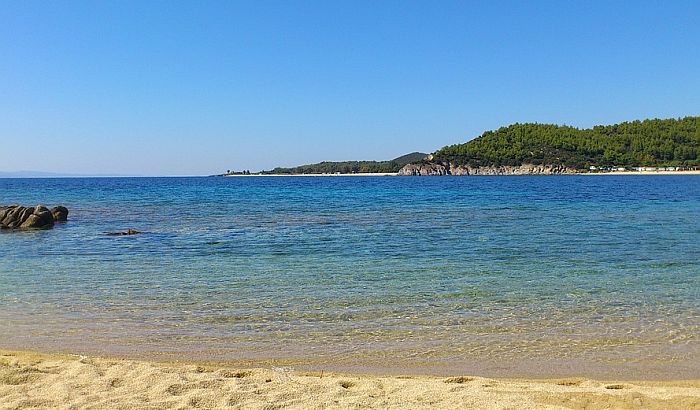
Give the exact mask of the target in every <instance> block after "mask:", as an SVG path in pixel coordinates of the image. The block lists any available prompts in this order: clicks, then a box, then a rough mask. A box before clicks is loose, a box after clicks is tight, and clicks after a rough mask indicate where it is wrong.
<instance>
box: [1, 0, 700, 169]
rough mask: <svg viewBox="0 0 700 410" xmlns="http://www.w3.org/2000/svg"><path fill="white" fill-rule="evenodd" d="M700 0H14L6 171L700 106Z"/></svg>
mask: <svg viewBox="0 0 700 410" xmlns="http://www.w3.org/2000/svg"><path fill="white" fill-rule="evenodd" d="M699 21H700V2H698V1H687V2H683V1H669V2H661V1H655V2H646V1H628V2H622V1H601V2H596V1H571V2H567V1H551V2H537V1H532V2H531V1H511V2H495V1H484V2H470V1H459V2H448V1H423V2H411V1H366V2H365V1H358V0H352V1H328V0H326V1H314V2H304V1H299V2H294V1H279V2H271V1H251V2H235V1H222V2H211V1H209V2H205V1H190V2H174V1H135V2H127V1H112V2H108V1H86V2H77V1H55V2H50V1H40V2H37V1H15V2H10V1H6V2H3V3H2V7H0V152H1V153H2V156H1V157H0V171H16V170H40V171H54V172H64V173H82V174H97V173H101V174H104V173H107V174H140V175H197V174H210V173H216V172H221V171H223V170H226V169H237V170H240V169H250V170H253V171H255V170H260V169H269V168H272V167H274V166H277V165H281V166H290V165H298V164H302V163H310V162H316V161H321V160H350V159H378V160H379V159H390V158H393V157H396V156H399V155H401V154H404V153H407V152H411V151H424V152H431V151H434V150H435V149H438V148H440V147H442V146H444V145H448V144H453V143H457V142H464V141H466V140H469V139H472V138H474V137H476V136H478V135H479V134H481V133H482V132H483V131H484V130H488V129H493V128H497V127H499V126H502V125H507V124H510V123H513V122H546V123H557V124H569V125H574V126H579V127H589V126H591V125H595V124H606V123H614V122H618V121H624V120H632V119H642V118H647V117H659V118H668V117H678V116H686V115H698V114H700V23H699Z"/></svg>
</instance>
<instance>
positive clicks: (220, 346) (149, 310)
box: [0, 176, 700, 379]
mask: <svg viewBox="0 0 700 410" xmlns="http://www.w3.org/2000/svg"><path fill="white" fill-rule="evenodd" d="M10 203H21V204H25V205H34V204H36V203H43V204H46V205H48V206H53V205H57V204H62V205H65V206H67V207H68V208H69V209H70V212H71V213H70V215H69V221H68V222H67V223H65V224H61V225H57V226H56V227H55V228H54V229H52V230H45V231H33V232H7V231H0V347H4V348H15V349H39V350H50V351H65V352H76V353H89V354H106V355H122V356H130V357H155V358H162V359H196V360H201V359H207V360H231V361H251V362H252V363H257V364H265V363H277V364H279V363H282V364H287V365H290V366H296V367H297V368H314V369H336V370H353V371H369V372H372V371H377V372H419V373H421V372H427V373H440V374H456V373H462V372H478V373H480V374H483V375H492V376H542V377H544V376H553V375H574V374H576V375H588V376H594V377H627V378H637V379H645V378H699V377H700V370H698V368H700V366H698V363H700V262H699V261H698V255H700V218H699V215H700V177H698V176H562V177H444V178H442V177H433V178H420V177H416V178H413V177H362V178H360V177H355V178H353V177H327V178H314V177H308V178H304V177H278V178H272V177H250V178H84V179H0V204H10ZM127 228H133V229H137V230H140V231H144V232H145V233H144V234H141V235H135V236H128V237H112V236H107V235H105V233H106V232H110V231H121V230H126V229H127Z"/></svg>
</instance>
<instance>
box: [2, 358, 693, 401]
mask: <svg viewBox="0 0 700 410" xmlns="http://www.w3.org/2000/svg"><path fill="white" fill-rule="evenodd" d="M28 408H51V409H53V408H64V409H73V408H75V409H104V408H110V409H183V408H245V409H280V408H290V409H325V408H338V409H346V408H353V409H354V408H368V409H425V408H436V409H445V408H450V409H452V408H478V409H535V408H537V409H565V408H574V409H584V408H585V409H597V408H600V409H603V408H611V409H627V408H644V409H673V408H676V409H700V380H694V381H665V382H656V381H655V382H601V381H594V380H588V379H582V378H581V379H558V380H515V379H490V378H483V377H466V376H463V377H453V378H445V377H441V378H440V377H431V376H404V377H402V376H384V377H382V376H370V375H343V374H323V373H302V372H293V371H289V370H287V369H283V368H269V369H237V368H230V367H225V366H215V365H197V364H193V363H161V362H146V361H136V360H123V359H109V358H97V357H85V356H72V355H50V354H41V353H32V352H10V351H0V409H28Z"/></svg>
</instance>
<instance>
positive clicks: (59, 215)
mask: <svg viewBox="0 0 700 410" xmlns="http://www.w3.org/2000/svg"><path fill="white" fill-rule="evenodd" d="M51 214H52V215H53V219H54V221H56V222H65V221H67V220H68V208H66V207H65V206H56V207H53V208H51Z"/></svg>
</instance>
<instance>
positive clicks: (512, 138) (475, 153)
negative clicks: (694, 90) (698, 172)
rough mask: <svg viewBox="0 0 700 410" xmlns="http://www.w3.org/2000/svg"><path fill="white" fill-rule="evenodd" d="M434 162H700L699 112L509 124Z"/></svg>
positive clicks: (450, 148)
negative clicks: (588, 122) (608, 121)
mask: <svg viewBox="0 0 700 410" xmlns="http://www.w3.org/2000/svg"><path fill="white" fill-rule="evenodd" d="M432 161H434V162H450V163H452V164H454V165H469V166H473V167H478V166H502V165H521V164H535V165H540V164H544V165H565V166H568V167H573V168H577V169H587V168H589V167H591V166H596V167H611V166H624V167H639V166H696V165H700V117H685V118H678V119H666V120H660V119H652V120H644V121H631V122H623V123H620V124H615V125H599V126H595V127H593V128H590V129H579V128H574V127H570V126H562V125H552V124H536V123H526V124H513V125H510V126H508V127H502V128H499V129H498V130H495V131H486V132H484V133H483V134H482V135H481V136H480V137H478V138H476V139H474V140H472V141H469V142H466V143H463V144H455V145H450V146H447V147H444V148H442V149H440V150H438V151H437V152H435V154H434V155H433V159H432Z"/></svg>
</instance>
